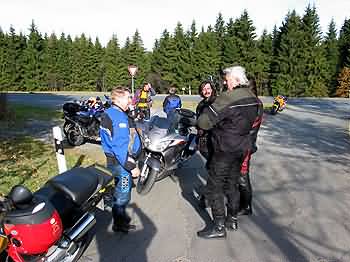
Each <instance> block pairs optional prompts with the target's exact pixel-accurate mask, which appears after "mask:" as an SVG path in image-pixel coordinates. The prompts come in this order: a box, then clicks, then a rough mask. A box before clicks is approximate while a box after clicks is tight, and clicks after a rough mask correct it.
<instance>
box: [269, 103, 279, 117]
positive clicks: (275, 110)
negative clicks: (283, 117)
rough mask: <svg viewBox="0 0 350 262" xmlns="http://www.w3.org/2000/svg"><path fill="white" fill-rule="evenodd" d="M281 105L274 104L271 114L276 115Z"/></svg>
mask: <svg viewBox="0 0 350 262" xmlns="http://www.w3.org/2000/svg"><path fill="white" fill-rule="evenodd" d="M278 109H279V106H278V105H275V104H274V105H273V106H272V109H271V115H276V114H277V112H278Z"/></svg>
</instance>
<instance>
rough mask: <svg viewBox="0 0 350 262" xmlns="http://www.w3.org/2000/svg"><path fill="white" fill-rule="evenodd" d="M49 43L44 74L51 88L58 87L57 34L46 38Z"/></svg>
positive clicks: (45, 54)
mask: <svg viewBox="0 0 350 262" xmlns="http://www.w3.org/2000/svg"><path fill="white" fill-rule="evenodd" d="M46 41H47V45H46V47H45V50H44V61H43V63H44V68H45V70H44V75H45V80H46V83H47V86H48V89H49V90H57V89H58V79H59V74H58V63H57V58H58V39H57V37H56V35H55V34H51V35H50V37H49V38H48V39H47V40H46Z"/></svg>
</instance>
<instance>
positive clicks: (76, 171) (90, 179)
mask: <svg viewBox="0 0 350 262" xmlns="http://www.w3.org/2000/svg"><path fill="white" fill-rule="evenodd" d="M47 183H48V184H49V185H50V186H52V187H53V188H55V189H56V190H59V191H62V192H64V193H65V194H66V195H68V196H69V197H70V198H71V199H72V200H73V202H74V203H75V204H77V205H81V204H82V203H84V202H85V201H86V200H88V199H89V198H90V196H91V195H92V194H93V193H94V192H95V190H96V188H97V185H98V176H97V175H96V174H94V173H93V172H91V171H89V170H88V169H87V168H82V167H77V168H73V169H71V170H68V171H66V172H64V173H62V174H60V175H58V176H55V177H53V178H52V179H50V180H49V181H48V182H47Z"/></svg>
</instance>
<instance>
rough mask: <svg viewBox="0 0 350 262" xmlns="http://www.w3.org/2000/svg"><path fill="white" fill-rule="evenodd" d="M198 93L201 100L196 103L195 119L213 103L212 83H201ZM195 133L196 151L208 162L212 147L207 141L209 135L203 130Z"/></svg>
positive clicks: (214, 91)
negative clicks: (196, 134)
mask: <svg viewBox="0 0 350 262" xmlns="http://www.w3.org/2000/svg"><path fill="white" fill-rule="evenodd" d="M198 93H199V95H200V96H201V97H202V98H203V99H202V100H201V101H200V102H199V103H198V105H197V108H196V117H197V119H198V118H199V116H200V115H201V113H202V112H203V110H204V109H205V108H206V107H208V106H209V105H211V104H212V103H213V102H214V101H215V98H216V90H215V87H214V85H213V83H212V82H210V81H203V82H202V83H201V84H200V85H199V89H198ZM197 133H198V136H197V144H198V150H199V152H200V153H201V154H202V156H204V157H205V158H206V159H207V160H208V158H209V156H210V152H211V151H212V150H211V149H212V146H211V143H210V139H209V137H210V134H209V132H208V131H207V132H206V131H205V130H203V129H200V128H198V129H197Z"/></svg>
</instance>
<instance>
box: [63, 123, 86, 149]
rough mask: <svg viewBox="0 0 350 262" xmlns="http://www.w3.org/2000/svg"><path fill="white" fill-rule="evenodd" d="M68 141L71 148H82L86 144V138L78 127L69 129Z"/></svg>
mask: <svg viewBox="0 0 350 262" xmlns="http://www.w3.org/2000/svg"><path fill="white" fill-rule="evenodd" d="M67 141H68V143H69V144H70V145H71V146H80V145H81V144H83V143H84V136H83V134H82V133H81V132H80V130H79V128H78V127H77V126H72V127H71V128H69V129H68V131H67Z"/></svg>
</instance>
